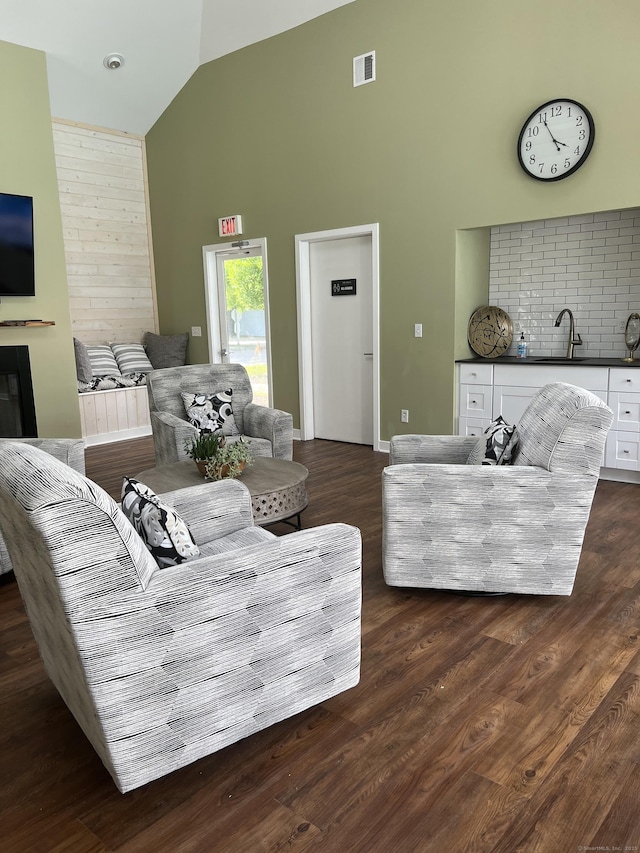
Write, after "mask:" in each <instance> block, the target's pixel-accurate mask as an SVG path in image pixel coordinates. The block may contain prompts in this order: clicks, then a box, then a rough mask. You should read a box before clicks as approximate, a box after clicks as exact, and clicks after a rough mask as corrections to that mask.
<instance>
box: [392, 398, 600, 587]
mask: <svg viewBox="0 0 640 853" xmlns="http://www.w3.org/2000/svg"><path fill="white" fill-rule="evenodd" d="M612 417H613V415H612V412H611V410H610V409H609V407H608V406H606V405H605V403H603V402H602V400H600V399H599V398H598V397H596V396H595V395H594V394H592V393H591V392H589V391H585V390H583V389H582V388H577V387H575V386H573V385H567V384H564V383H560V382H558V383H554V384H551V385H547V386H545V387H544V388H542V389H541V390H540V391H539V392H538V393H537V394H536V396H535V397H534V398H533V399H532V400H531V402H530V404H529V406H528V407H527V409H526V411H525V412H524V414H523V416H522V419H521V421H520V422H519V424H518V425H517V429H518V434H519V447H518V449H517V450H516V452H515V457H514V462H513V464H512V465H485V464H465V463H466V462H467V459H468V458H469V456H470V454H471V453H472V451H474V450H475V449H476V446H477V443H478V441H479V439H477V438H468V437H465V436H418V435H405V436H395V437H394V438H392V440H391V453H390V466H389V467H388V468H386V469H385V470H384V472H383V480H382V489H383V491H382V495H383V572H384V578H385V581H386V582H387V584H389V585H390V586H399V587H429V588H439V589H450V590H460V591H469V592H484V593H489V592H520V593H534V594H543V595H570V594H571V592H572V589H573V584H574V579H575V575H576V570H577V567H578V561H579V559H580V553H581V550H582V543H583V539H584V533H585V528H586V525H587V521H588V519H589V513H590V510H591V503H592V500H593V496H594V493H595V489H596V485H597V482H598V474H599V471H600V466H601V464H602V460H603V453H604V444H605V439H606V435H607V431H608V430H609V427H610V426H611V422H612ZM483 440H484V438H482V439H480V441H481V442H482V441H483ZM474 455H475V454H474Z"/></svg>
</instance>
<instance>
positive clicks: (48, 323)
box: [0, 320, 55, 327]
mask: <svg viewBox="0 0 640 853" xmlns="http://www.w3.org/2000/svg"><path fill="white" fill-rule="evenodd" d="M9 326H55V321H54V320H0V327H9Z"/></svg>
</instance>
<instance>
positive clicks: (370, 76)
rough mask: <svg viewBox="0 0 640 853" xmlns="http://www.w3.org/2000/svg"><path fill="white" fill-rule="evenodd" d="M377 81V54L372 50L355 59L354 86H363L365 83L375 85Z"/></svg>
mask: <svg viewBox="0 0 640 853" xmlns="http://www.w3.org/2000/svg"><path fill="white" fill-rule="evenodd" d="M375 79H376V52H375V50H370V51H369V53H363V54H362V56H354V58H353V85H354V86H362V85H363V84H364V83H373V81H374V80H375Z"/></svg>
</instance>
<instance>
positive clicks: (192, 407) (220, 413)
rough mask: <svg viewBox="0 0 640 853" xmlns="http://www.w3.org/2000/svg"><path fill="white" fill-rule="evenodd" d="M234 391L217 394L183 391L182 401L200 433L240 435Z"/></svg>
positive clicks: (190, 420) (192, 422) (192, 423)
mask: <svg viewBox="0 0 640 853" xmlns="http://www.w3.org/2000/svg"><path fill="white" fill-rule="evenodd" d="M232 398H233V390H232V389H231V388H229V390H228V391H218V392H217V393H216V394H191V393H188V392H187V391H182V400H183V402H184V408H185V411H186V413H187V418H188V420H189V423H190V424H191V425H192V426H194V427H196V429H199V430H200V432H218V430H222V433H223V435H240V430H239V429H238V426H237V424H236V419H235V418H234V416H233V405H232Z"/></svg>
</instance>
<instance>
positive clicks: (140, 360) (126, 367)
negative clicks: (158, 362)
mask: <svg viewBox="0 0 640 853" xmlns="http://www.w3.org/2000/svg"><path fill="white" fill-rule="evenodd" d="M111 349H112V350H113V354H114V355H115V357H116V362H117V363H118V367H119V368H120V373H122V374H123V376H127V374H129V373H149V372H150V371H152V370H153V365H152V364H151V362H150V361H149V359H148V357H147V354H146V352H145V351H144V347H143V346H142V344H111Z"/></svg>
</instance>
